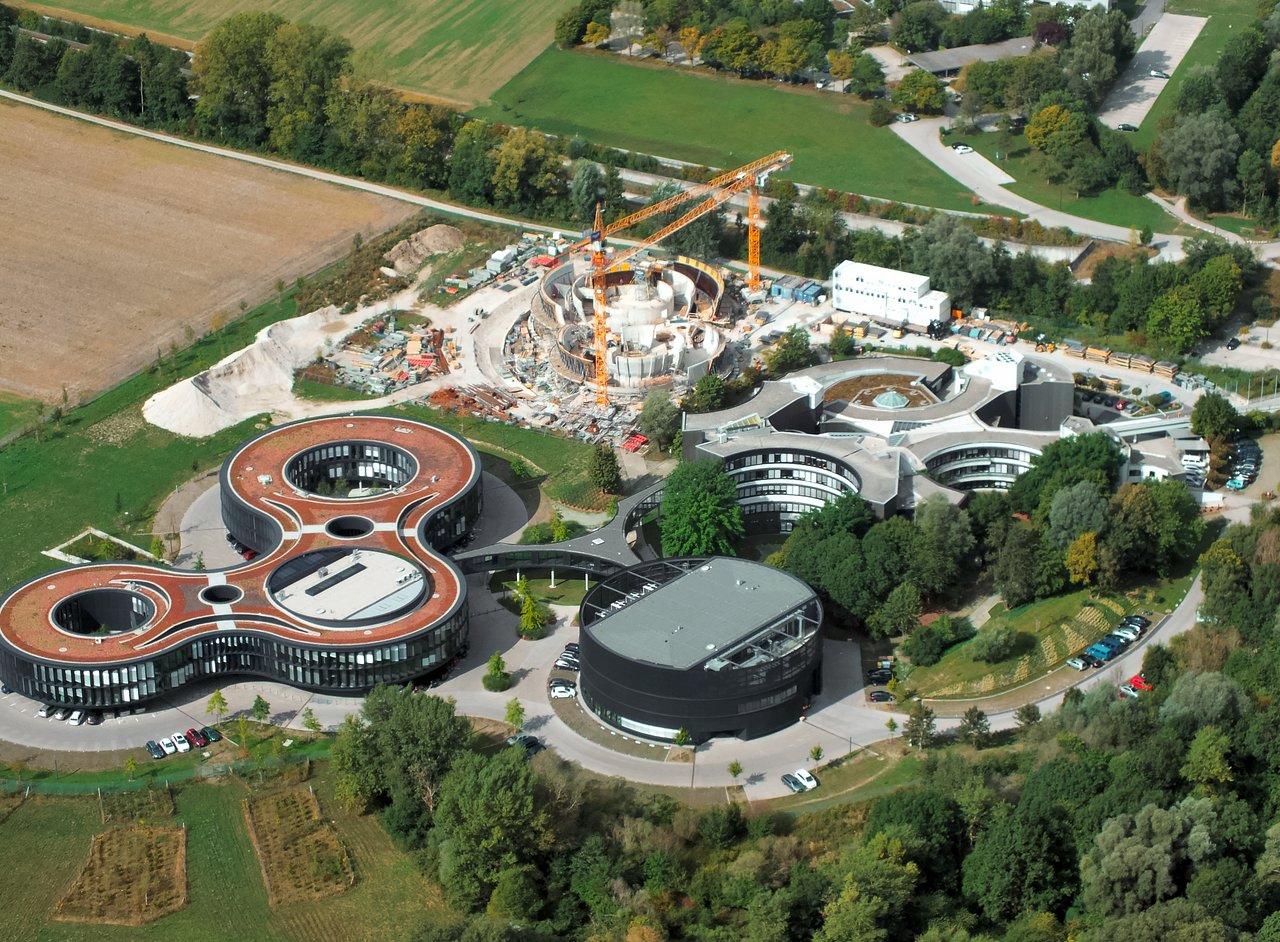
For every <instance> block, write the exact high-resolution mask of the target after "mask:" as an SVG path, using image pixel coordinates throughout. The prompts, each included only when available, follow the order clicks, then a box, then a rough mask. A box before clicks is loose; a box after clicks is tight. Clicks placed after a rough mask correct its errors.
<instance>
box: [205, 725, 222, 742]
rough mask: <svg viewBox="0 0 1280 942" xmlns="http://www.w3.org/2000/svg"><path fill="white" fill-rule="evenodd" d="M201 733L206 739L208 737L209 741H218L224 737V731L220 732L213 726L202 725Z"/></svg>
mask: <svg viewBox="0 0 1280 942" xmlns="http://www.w3.org/2000/svg"><path fill="white" fill-rule="evenodd" d="M200 735H201V736H203V737H204V738H205V739H207V740H208V741H209V742H218V741H219V740H221V739H222V733H220V732H218V731H217V730H216V729H214V728H213V727H212V726H201V727H200Z"/></svg>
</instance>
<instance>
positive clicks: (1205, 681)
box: [1160, 673, 1249, 729]
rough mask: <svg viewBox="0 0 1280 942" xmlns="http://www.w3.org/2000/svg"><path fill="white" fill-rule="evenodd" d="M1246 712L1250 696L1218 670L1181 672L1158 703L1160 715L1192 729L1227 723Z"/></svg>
mask: <svg viewBox="0 0 1280 942" xmlns="http://www.w3.org/2000/svg"><path fill="white" fill-rule="evenodd" d="M1248 712H1249V697H1248V695H1247V694H1246V693H1245V692H1244V690H1243V688H1241V686H1240V684H1239V683H1237V682H1236V681H1235V680H1233V679H1231V678H1230V677H1224V676H1223V675H1222V674H1218V673H1202V674H1198V673H1184V674H1182V675H1180V676H1179V677H1178V679H1177V680H1176V681H1175V682H1174V684H1173V689H1172V690H1171V691H1170V692H1169V696H1168V697H1167V698H1166V699H1165V701H1164V703H1163V704H1161V705H1160V719H1161V720H1163V721H1165V722H1185V723H1189V724H1191V726H1192V727H1193V728H1195V729H1199V728H1200V727H1203V726H1219V727H1228V726H1230V725H1231V724H1232V723H1235V722H1237V721H1238V720H1239V719H1240V718H1241V717H1242V716H1245V715H1247V714H1248Z"/></svg>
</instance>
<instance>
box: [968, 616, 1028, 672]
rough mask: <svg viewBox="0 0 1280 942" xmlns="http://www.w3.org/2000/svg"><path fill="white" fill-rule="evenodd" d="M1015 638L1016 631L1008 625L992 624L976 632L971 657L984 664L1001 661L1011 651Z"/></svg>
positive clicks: (1015, 641) (1016, 638) (1016, 637)
mask: <svg viewBox="0 0 1280 942" xmlns="http://www.w3.org/2000/svg"><path fill="white" fill-rule="evenodd" d="M1017 640H1018V635H1017V632H1015V631H1014V630H1013V628H1011V627H1010V626H1009V625H993V626H992V627H990V628H988V629H986V630H985V631H980V632H978V637H977V639H976V640H974V642H973V657H974V659H975V660H978V661H982V662H984V663H986V664H995V663H996V662H998V661H1003V660H1004V659H1005V658H1007V657H1008V656H1009V655H1010V654H1012V653H1013V646H1014V644H1015V643H1017Z"/></svg>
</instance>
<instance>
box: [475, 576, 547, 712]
mask: <svg viewBox="0 0 1280 942" xmlns="http://www.w3.org/2000/svg"><path fill="white" fill-rule="evenodd" d="M546 627H547V616H546V609H545V608H544V607H543V606H542V605H540V604H539V603H538V600H537V599H535V598H534V597H533V593H531V592H525V593H524V595H523V596H521V598H520V637H522V638H524V639H526V640H530V641H534V640H537V639H538V638H541V637H543V635H544V634H545V629H546ZM487 680H488V678H486V682H487ZM502 689H505V688H502Z"/></svg>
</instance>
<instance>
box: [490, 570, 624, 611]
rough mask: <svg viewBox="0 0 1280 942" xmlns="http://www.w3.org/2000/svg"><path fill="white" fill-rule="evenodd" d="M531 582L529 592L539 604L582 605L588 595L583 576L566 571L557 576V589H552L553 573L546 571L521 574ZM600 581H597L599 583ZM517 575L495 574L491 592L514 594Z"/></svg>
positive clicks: (491, 581) (530, 571)
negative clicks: (583, 598)
mask: <svg viewBox="0 0 1280 942" xmlns="http://www.w3.org/2000/svg"><path fill="white" fill-rule="evenodd" d="M521 575H522V576H524V577H525V578H526V579H527V580H528V581H529V591H530V592H532V593H533V597H534V598H535V599H537V600H538V601H539V602H546V603H547V604H548V605H581V604H582V597H583V596H584V595H586V594H587V591H588V590H587V588H586V586H585V585H584V584H583V579H582V574H581V573H575V572H570V571H569V570H567V569H565V570H562V571H560V572H559V573H557V574H556V584H555V588H552V587H551V578H550V576H551V573H550V572H549V571H548V570H546V569H530V570H529V571H528V572H521ZM598 581H599V580H597V582H598ZM515 587H516V574H515V573H514V572H512V571H509V570H507V571H503V572H495V573H494V574H493V575H492V576H490V577H489V591H491V592H501V591H503V590H504V589H505V590H506V591H508V592H514V591H515Z"/></svg>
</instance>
